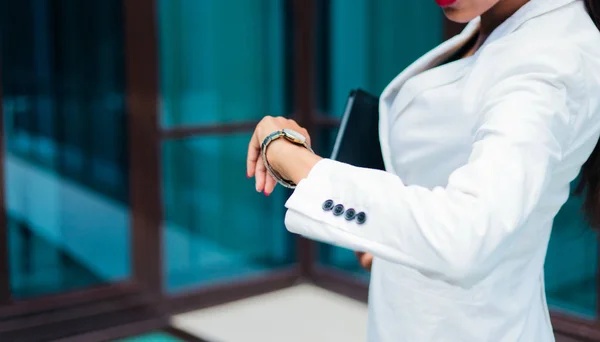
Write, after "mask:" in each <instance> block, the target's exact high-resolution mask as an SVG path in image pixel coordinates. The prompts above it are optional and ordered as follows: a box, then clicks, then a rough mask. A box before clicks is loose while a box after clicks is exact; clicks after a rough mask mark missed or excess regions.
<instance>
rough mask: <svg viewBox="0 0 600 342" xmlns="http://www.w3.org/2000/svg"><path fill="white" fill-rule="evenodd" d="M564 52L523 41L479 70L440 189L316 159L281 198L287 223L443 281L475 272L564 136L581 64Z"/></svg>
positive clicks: (505, 240)
mask: <svg viewBox="0 0 600 342" xmlns="http://www.w3.org/2000/svg"><path fill="white" fill-rule="evenodd" d="M564 51H565V50H561V51H555V50H554V49H553V50H550V51H539V50H538V51H525V49H524V51H523V53H524V56H523V57H524V58H520V57H517V58H512V59H513V60H515V62H513V63H509V62H505V63H504V65H503V66H502V67H498V68H497V69H496V71H495V72H494V73H493V74H490V75H488V81H487V83H485V84H490V85H491V84H493V86H488V87H486V86H485V85H484V87H482V88H483V89H486V88H487V91H484V92H483V93H481V94H479V95H481V103H480V106H478V108H480V115H479V117H480V118H481V119H480V122H478V124H477V125H476V127H475V128H474V132H475V134H474V139H473V144H472V151H471V154H470V157H469V160H468V163H467V164H466V165H464V166H462V167H460V168H459V169H457V170H455V171H454V172H453V173H452V174H451V175H450V177H449V179H448V183H447V185H446V186H445V187H437V188H433V189H427V188H423V187H419V186H413V185H410V186H407V185H405V184H404V183H403V182H402V179H401V178H399V177H398V176H396V175H393V174H390V173H386V172H383V171H378V170H371V169H364V168H357V167H353V166H350V165H347V164H342V163H339V162H336V161H332V160H329V159H324V160H322V161H320V162H319V163H317V165H315V167H314V168H313V169H312V170H311V171H310V173H309V175H308V177H307V178H305V179H303V180H302V181H300V183H299V184H298V186H297V188H296V189H295V191H294V193H293V194H292V196H291V197H290V198H289V200H288V201H287V202H286V207H287V208H288V211H287V213H286V217H285V224H286V227H287V229H288V230H289V231H291V232H294V233H298V234H301V235H303V236H306V237H308V238H312V239H316V240H320V241H324V242H328V243H331V244H334V245H338V246H342V247H346V248H349V249H353V250H361V251H367V252H370V253H372V254H373V255H374V256H376V257H378V258H381V259H385V260H388V261H390V262H394V263H399V264H403V265H405V266H408V267H411V268H414V269H417V270H420V271H423V272H428V273H429V274H433V275H437V276H438V277H440V278H442V279H446V280H449V281H450V280H452V281H471V280H472V281H474V280H475V279H476V278H479V279H481V278H480V277H483V276H484V275H485V274H486V273H487V272H489V271H490V270H491V269H492V268H493V265H494V263H495V260H496V261H497V260H498V258H499V257H501V255H500V254H501V253H502V251H503V250H506V249H505V248H503V247H505V246H507V245H509V244H510V243H511V241H512V239H514V237H515V236H516V235H517V233H518V232H519V230H520V229H521V228H522V227H523V224H524V222H526V221H527V220H528V218H529V216H530V214H531V213H532V211H533V210H534V208H536V205H537V204H538V203H539V201H540V197H541V196H542V194H543V193H544V189H545V188H546V187H547V184H548V181H549V179H550V178H551V177H552V173H553V171H554V170H555V167H556V165H557V163H559V162H560V161H561V158H562V155H563V149H564V147H565V145H566V144H567V143H568V141H569V139H570V138H571V137H572V135H573V132H572V131H573V129H572V128H571V124H570V122H571V116H572V114H571V112H572V110H570V107H569V93H570V91H571V90H573V88H574V87H577V86H576V85H575V83H577V82H571V80H573V79H576V78H577V77H576V75H577V74H579V73H580V70H579V65H580V63H579V58H578V57H577V56H567V55H566V54H565V52H564ZM513 57H515V56H513ZM499 58H501V56H499ZM423 172H427V170H423ZM565 186H566V187H568V184H565ZM328 200H331V201H330V202H329V203H326V202H327V201H328ZM331 202H333V203H334V205H337V204H341V205H343V206H344V208H345V209H349V208H353V209H355V211H356V212H357V213H358V212H363V213H364V214H365V216H364V218H365V220H363V221H364V223H363V224H359V222H358V221H357V220H356V219H352V220H346V219H345V217H344V215H340V216H336V215H335V214H334V210H329V207H330V206H328V204H330V203H331Z"/></svg>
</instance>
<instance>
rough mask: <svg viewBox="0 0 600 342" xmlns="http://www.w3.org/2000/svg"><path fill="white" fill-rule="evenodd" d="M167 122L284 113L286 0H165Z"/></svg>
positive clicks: (163, 87) (162, 31) (163, 56)
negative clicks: (284, 8)
mask: <svg viewBox="0 0 600 342" xmlns="http://www.w3.org/2000/svg"><path fill="white" fill-rule="evenodd" d="M157 3H158V9H159V10H158V16H159V23H158V24H159V38H160V39H159V45H160V61H161V65H160V70H161V94H162V96H163V98H162V110H163V112H162V116H161V117H162V124H163V125H165V126H172V125H185V124H188V125H190V124H206V123H219V122H228V121H231V120H252V119H259V118H261V117H263V116H264V115H265V114H272V115H285V114H286V113H284V112H283V110H284V108H283V107H282V99H283V98H284V89H285V83H284V77H285V75H284V71H285V70H284V69H285V66H284V58H283V54H284V49H285V45H284V29H283V14H284V10H283V3H284V1H281V0H251V1H248V0H227V1H212V0H177V1H173V0H158V2H157Z"/></svg>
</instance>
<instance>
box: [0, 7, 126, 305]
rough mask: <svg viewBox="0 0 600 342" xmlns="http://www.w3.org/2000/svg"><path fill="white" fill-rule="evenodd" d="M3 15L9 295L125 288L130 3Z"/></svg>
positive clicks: (19, 9)
mask: <svg viewBox="0 0 600 342" xmlns="http://www.w3.org/2000/svg"><path fill="white" fill-rule="evenodd" d="M2 5H3V8H2V9H3V10H2V11H0V12H2V14H1V15H2V20H1V23H2V32H3V49H2V57H1V59H2V88H3V97H2V106H3V111H4V124H5V132H4V134H5V137H6V151H5V152H6V153H5V160H4V168H5V176H6V179H5V186H6V206H7V215H8V224H7V227H8V234H9V259H10V260H9V262H10V284H11V289H12V295H13V297H14V298H17V299H21V298H28V297H32V296H39V295H44V294H49V293H58V292H65V291H71V290H74V289H78V288H82V287H88V286H92V285H99V284H102V283H106V282H113V281H118V280H122V279H124V278H127V277H129V274H130V267H129V264H130V262H129V261H130V259H129V246H130V239H129V209H128V203H127V189H128V184H129V182H128V179H127V155H128V152H127V151H128V147H127V137H126V132H127V131H126V129H127V120H126V113H125V105H124V89H125V88H124V87H125V86H124V76H123V74H124V72H123V70H124V54H123V50H124V49H123V41H122V39H123V38H122V37H123V27H122V26H123V25H122V22H123V20H122V6H123V4H122V1H120V0H104V1H69V2H67V1H48V0H38V1H34V0H20V1H4V2H2Z"/></svg>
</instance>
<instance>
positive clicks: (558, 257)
mask: <svg viewBox="0 0 600 342" xmlns="http://www.w3.org/2000/svg"><path fill="white" fill-rule="evenodd" d="M573 184H577V181H575V182H573ZM581 203H582V198H580V197H576V196H571V197H570V198H569V200H568V201H567V203H565V205H564V207H563V208H562V210H561V211H560V212H559V213H558V215H557V217H556V219H555V220H554V226H553V230H552V237H551V239H550V245H549V248H548V254H547V256H546V266H545V279H546V294H547V297H548V302H549V303H550V305H551V306H552V307H553V308H554V309H557V310H561V311H566V312H568V313H574V314H578V315H581V316H584V317H597V312H598V307H597V303H598V300H597V299H598V297H597V296H598V293H597V291H598V234H597V233H595V232H593V231H592V229H591V228H590V227H589V226H588V225H587V224H586V223H585V221H584V217H583V215H582V213H581Z"/></svg>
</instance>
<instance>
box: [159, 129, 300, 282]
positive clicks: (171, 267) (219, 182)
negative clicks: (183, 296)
mask: <svg viewBox="0 0 600 342" xmlns="http://www.w3.org/2000/svg"><path fill="white" fill-rule="evenodd" d="M249 141H250V133H245V134H235V135H228V136H220V137H219V136H206V137H198V138H191V139H185V140H172V141H168V142H165V143H164V154H163V176H164V187H163V189H164V203H165V207H166V210H165V215H166V222H165V224H164V229H165V231H164V243H165V245H164V250H165V251H166V253H165V259H164V260H165V265H164V267H163V269H164V270H165V272H166V275H165V277H166V282H167V283H166V288H167V290H168V291H170V292H178V291H181V290H185V289H187V288H190V287H198V286H203V285H207V284H213V283H215V282H222V281H230V280H235V279H239V278H244V277H248V276H256V275H262V274H264V273H266V272H269V271H271V270H274V269H278V268H281V267H283V266H286V265H290V264H291V263H293V262H294V248H293V246H294V244H293V241H294V236H293V235H291V234H289V233H288V232H287V230H286V229H285V227H284V224H283V222H284V214H285V208H284V206H283V203H284V201H285V197H286V196H287V192H286V191H285V190H283V189H282V188H281V187H278V189H276V190H275V192H274V193H273V194H271V196H270V197H265V196H264V195H263V194H261V193H257V192H256V190H255V188H254V181H253V180H248V179H247V178H246V174H245V173H246V168H245V166H246V152H247V146H248V142H249Z"/></svg>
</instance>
